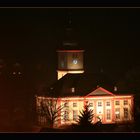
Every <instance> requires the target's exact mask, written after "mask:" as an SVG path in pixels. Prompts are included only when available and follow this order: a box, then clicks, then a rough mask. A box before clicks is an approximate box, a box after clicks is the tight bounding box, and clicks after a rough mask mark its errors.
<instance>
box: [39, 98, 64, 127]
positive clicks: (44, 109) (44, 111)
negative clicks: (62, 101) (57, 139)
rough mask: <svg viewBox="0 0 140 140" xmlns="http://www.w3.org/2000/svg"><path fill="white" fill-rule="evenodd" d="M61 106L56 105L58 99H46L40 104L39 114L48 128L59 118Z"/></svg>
mask: <svg viewBox="0 0 140 140" xmlns="http://www.w3.org/2000/svg"><path fill="white" fill-rule="evenodd" d="M62 109H63V106H62V105H58V98H46V99H44V100H42V101H41V102H40V108H39V114H40V115H41V116H43V117H45V119H46V123H47V124H48V126H49V127H50V128H53V127H54V124H55V123H56V122H58V121H59V120H60V118H61V116H62V115H61V112H62V111H61V110H62Z"/></svg>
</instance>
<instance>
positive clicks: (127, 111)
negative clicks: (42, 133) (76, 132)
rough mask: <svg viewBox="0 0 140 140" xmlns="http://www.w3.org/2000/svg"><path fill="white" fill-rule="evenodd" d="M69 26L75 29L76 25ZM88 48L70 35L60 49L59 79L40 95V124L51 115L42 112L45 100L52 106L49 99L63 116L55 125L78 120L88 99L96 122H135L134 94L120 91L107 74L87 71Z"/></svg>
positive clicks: (37, 106) (37, 97) (59, 115)
mask: <svg viewBox="0 0 140 140" xmlns="http://www.w3.org/2000/svg"><path fill="white" fill-rule="evenodd" d="M67 30H68V32H71V30H72V29H71V28H68V29H67ZM84 51H85V50H84V49H82V48H79V46H78V43H77V42H75V41H73V40H72V39H70V38H69V39H67V40H65V41H64V42H63V45H62V47H61V48H58V49H57V51H56V52H57V56H58V57H57V60H58V66H57V81H56V82H55V83H54V84H52V85H51V86H50V87H49V88H48V89H47V91H46V93H45V94H44V95H36V111H37V114H38V115H37V121H38V124H39V125H46V124H47V116H46V115H42V114H41V113H40V112H41V111H40V108H41V105H42V103H43V104H46V105H47V106H48V104H47V102H48V101H49V102H50V101H52V102H53V103H51V104H50V108H51V107H52V109H51V111H52V110H53V109H54V108H55V110H54V111H55V112H57V113H56V115H57V117H56V118H59V119H56V121H55V123H54V125H55V127H60V126H62V125H70V124H73V123H77V120H78V117H79V115H80V112H81V111H82V110H83V109H84V105H85V104H86V103H88V105H89V109H91V110H93V114H94V117H93V121H92V122H93V124H94V123H96V122H97V121H99V120H100V121H101V122H102V124H113V123H123V122H133V120H134V118H133V109H134V96H133V94H130V93H125V94H124V93H123V94H121V93H118V92H117V87H116V86H115V85H113V84H112V83H113V82H112V81H111V80H110V79H109V78H108V77H107V76H105V75H104V74H100V75H99V74H90V73H85V71H84ZM54 105H55V107H54ZM58 108H59V110H58ZM60 108H61V109H60ZM56 110H57V111H56ZM52 113H53V112H52Z"/></svg>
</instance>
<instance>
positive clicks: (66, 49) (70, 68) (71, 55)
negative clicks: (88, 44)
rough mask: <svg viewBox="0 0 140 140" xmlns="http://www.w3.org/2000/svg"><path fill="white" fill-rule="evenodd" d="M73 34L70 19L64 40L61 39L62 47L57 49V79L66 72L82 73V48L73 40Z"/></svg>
mask: <svg viewBox="0 0 140 140" xmlns="http://www.w3.org/2000/svg"><path fill="white" fill-rule="evenodd" d="M74 34H75V33H74V32H73V30H72V27H71V20H69V26H67V28H66V34H65V40H64V41H63V44H62V47H61V48H59V49H57V55H58V67H57V79H58V80H59V79H60V78H62V77H63V76H64V75H66V74H67V73H75V74H78V73H84V63H83V61H84V50H83V49H82V48H80V47H79V45H78V43H77V42H76V41H75V37H74Z"/></svg>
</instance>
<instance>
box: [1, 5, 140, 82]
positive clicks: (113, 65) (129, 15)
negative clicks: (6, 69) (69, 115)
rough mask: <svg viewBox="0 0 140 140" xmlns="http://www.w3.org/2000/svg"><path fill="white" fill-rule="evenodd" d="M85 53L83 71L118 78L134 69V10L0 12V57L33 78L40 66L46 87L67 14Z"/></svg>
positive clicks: (138, 28)
mask: <svg viewBox="0 0 140 140" xmlns="http://www.w3.org/2000/svg"><path fill="white" fill-rule="evenodd" d="M69 12H70V13H71V15H72V16H71V17H72V25H73V28H74V29H75V33H76V36H77V37H76V40H77V42H78V43H79V45H81V46H82V47H83V49H85V71H86V72H98V71H99V70H100V69H101V68H102V69H103V70H104V72H105V73H107V74H110V75H112V76H117V77H119V76H120V77H121V76H122V75H123V74H124V73H125V72H127V71H128V70H129V69H131V68H133V67H136V66H139V65H140V62H139V60H140V59H139V58H140V55H139V51H140V49H139V47H140V41H139V40H140V39H139V35H140V9H139V8H77V9H76V8H74V9H70V8H15V9H14V8H1V9H0V48H1V51H0V58H2V59H4V60H5V63H6V61H7V62H9V61H19V62H20V63H21V64H23V65H24V67H25V68H26V69H30V71H32V72H33V73H34V70H35V69H37V66H39V65H41V66H42V67H41V69H42V72H41V73H42V75H43V78H44V79H46V81H47V84H50V83H52V82H53V81H55V80H56V63H57V62H56V59H57V58H56V48H57V47H58V46H61V45H62V41H63V39H64V31H65V25H66V23H67V17H68V13H69Z"/></svg>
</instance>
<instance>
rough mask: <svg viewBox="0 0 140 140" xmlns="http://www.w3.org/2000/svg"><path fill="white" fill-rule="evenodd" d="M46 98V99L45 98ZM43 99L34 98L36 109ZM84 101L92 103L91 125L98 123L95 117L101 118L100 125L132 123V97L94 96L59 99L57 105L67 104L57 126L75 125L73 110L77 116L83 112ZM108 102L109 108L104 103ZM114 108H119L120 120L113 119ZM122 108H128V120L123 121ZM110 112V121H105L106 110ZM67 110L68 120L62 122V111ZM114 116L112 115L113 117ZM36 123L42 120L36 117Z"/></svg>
mask: <svg viewBox="0 0 140 140" xmlns="http://www.w3.org/2000/svg"><path fill="white" fill-rule="evenodd" d="M46 98H47V97H46ZM46 98H45V97H41V96H40V97H39V96H37V98H36V103H37V104H36V107H37V108H38V107H39V106H40V102H41V101H42V100H45V99H46ZM116 100H118V101H120V105H116V104H115V101H116ZM124 100H128V105H124ZM85 101H88V102H89V103H93V107H90V109H93V110H94V118H93V123H96V122H97V121H98V119H97V116H101V117H102V123H116V122H124V121H133V119H134V118H133V97H132V96H108V97H106V96H96V97H94V96H93V97H90V98H88V97H87V98H83V97H69V98H60V102H59V104H60V105H61V106H63V105H64V103H65V102H68V108H65V107H64V108H63V109H62V111H61V113H60V114H61V122H59V123H57V126H61V125H65V124H72V123H77V122H76V121H73V110H77V111H78V114H77V115H80V111H82V110H83V107H84V103H85ZM98 101H101V102H103V104H102V105H103V106H102V107H101V111H102V112H101V114H100V113H99V111H100V107H98ZM107 101H110V103H111V104H110V106H106V102H107ZM73 103H77V107H73ZM115 108H120V119H119V120H116V118H115ZM123 108H128V110H129V111H128V115H129V117H128V119H127V120H125V119H124V110H123ZM107 109H110V110H111V119H110V120H107V119H106V115H107V114H106V110H107ZM65 110H67V111H68V112H69V120H68V121H64V120H63V111H65ZM113 114H114V115H113ZM38 121H40V122H42V124H43V122H44V118H42V120H41V118H40V117H38Z"/></svg>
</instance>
